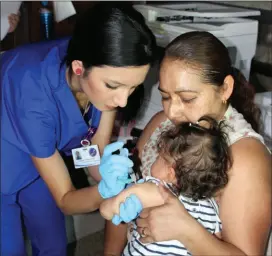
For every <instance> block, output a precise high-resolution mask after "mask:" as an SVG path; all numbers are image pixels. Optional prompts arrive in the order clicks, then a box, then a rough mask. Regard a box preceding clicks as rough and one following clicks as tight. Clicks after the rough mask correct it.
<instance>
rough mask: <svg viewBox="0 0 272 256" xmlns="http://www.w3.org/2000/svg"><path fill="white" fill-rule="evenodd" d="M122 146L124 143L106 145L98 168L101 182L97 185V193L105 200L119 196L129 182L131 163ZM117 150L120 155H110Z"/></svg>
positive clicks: (126, 151)
mask: <svg viewBox="0 0 272 256" xmlns="http://www.w3.org/2000/svg"><path fill="white" fill-rule="evenodd" d="M123 146H124V142H121V141H117V142H114V143H112V144H109V145H107V146H106V147H105V149H104V154H103V156H102V159H101V163H100V166H99V173H100V175H101V177H102V180H101V181H100V182H99V184H98V191H99V193H100V195H101V196H102V197H103V198H105V199H106V198H110V197H113V196H115V195H117V194H119V193H120V192H121V191H122V190H123V189H124V188H125V185H126V184H127V183H129V182H130V179H129V178H128V177H129V170H130V168H131V167H132V166H133V162H132V161H131V160H130V159H129V158H128V150H127V149H125V148H123ZM118 149H119V150H120V154H119V155H113V154H112V153H113V152H115V151H116V150H118Z"/></svg>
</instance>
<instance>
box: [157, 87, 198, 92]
mask: <svg viewBox="0 0 272 256" xmlns="http://www.w3.org/2000/svg"><path fill="white" fill-rule="evenodd" d="M158 90H159V91H160V92H163V93H168V92H167V91H165V90H163V89H162V88H160V87H158ZM176 92H195V93H196V92H197V91H194V90H191V89H177V90H175V93H176Z"/></svg>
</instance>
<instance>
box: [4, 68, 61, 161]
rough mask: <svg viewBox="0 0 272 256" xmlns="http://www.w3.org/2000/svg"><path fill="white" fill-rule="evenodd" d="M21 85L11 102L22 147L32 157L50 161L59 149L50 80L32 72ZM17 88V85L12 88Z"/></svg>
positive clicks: (15, 126)
mask: <svg viewBox="0 0 272 256" xmlns="http://www.w3.org/2000/svg"><path fill="white" fill-rule="evenodd" d="M14 82H15V83H16V82H17V81H16V79H15V81H14ZM19 83H20V86H18V89H17V91H16V90H15V91H14V94H15V95H14V97H13V100H11V101H10V102H9V103H10V105H11V107H12V109H14V110H13V111H12V112H13V114H14V115H13V116H12V119H13V120H12V121H13V126H14V129H15V136H16V137H17V139H18V144H20V146H21V147H22V148H23V149H24V150H25V151H26V152H27V153H29V154H30V155H33V156H35V157H39V158H46V157H49V156H51V155H53V153H54V152H55V149H56V116H55V115H56V113H57V109H56V105H55V104H54V101H53V99H52V96H51V91H50V88H49V86H48V85H47V81H46V79H41V76H39V77H35V75H34V74H33V73H30V72H25V74H24V75H23V79H22V80H21V81H20V82H19ZM15 86H16V84H15V85H14V84H13V86H11V88H12V87H15ZM16 87H17V86H16ZM10 94H12V92H10ZM10 98H12V97H10Z"/></svg>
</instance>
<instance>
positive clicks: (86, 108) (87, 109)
mask: <svg viewBox="0 0 272 256" xmlns="http://www.w3.org/2000/svg"><path fill="white" fill-rule="evenodd" d="M90 106H91V102H90V101H88V100H87V102H86V103H85V108H84V111H83V114H82V116H83V117H84V116H85V115H86V114H87V113H88V111H89V109H90Z"/></svg>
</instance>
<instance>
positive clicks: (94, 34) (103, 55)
mask: <svg viewBox="0 0 272 256" xmlns="http://www.w3.org/2000/svg"><path fill="white" fill-rule="evenodd" d="M155 51H156V40H155V37H154V35H153V33H152V32H151V30H150V29H149V28H148V26H147V25H146V23H145V19H144V17H143V16H142V14H141V13H139V12H138V11H136V10H135V9H134V8H133V7H132V5H131V4H128V3H114V2H112V3H111V2H101V3H98V4H95V6H94V7H92V8H90V9H89V10H87V11H86V13H84V14H83V15H82V16H80V17H79V19H78V21H77V23H76V25H75V29H74V33H73V35H72V38H71V39H70V42H69V45H68V49H67V55H66V58H65V61H66V65H67V66H68V67H70V66H71V64H72V62H73V61H74V60H80V61H82V62H83V66H84V68H85V69H86V70H87V72H88V71H89V70H90V69H91V68H92V67H98V66H104V65H107V66H112V67H129V66H142V65H146V64H152V63H153V61H154V60H155V55H156V54H155ZM141 87H142V86H141ZM139 97H143V88H139V89H138V90H136V91H135V93H134V94H132V95H131V96H130V97H129V100H128V102H129V103H128V105H127V107H125V108H124V109H123V110H122V111H123V112H124V115H125V117H124V118H125V119H126V118H127V116H129V117H130V118H131V117H132V116H133V115H135V113H137V111H135V110H138V108H139V107H140V103H141V98H139ZM131 101H132V102H133V104H132V103H131ZM137 104H138V105H137ZM131 105H132V106H133V108H131ZM129 109H130V110H131V111H129ZM133 112H135V113H134V114H133Z"/></svg>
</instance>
